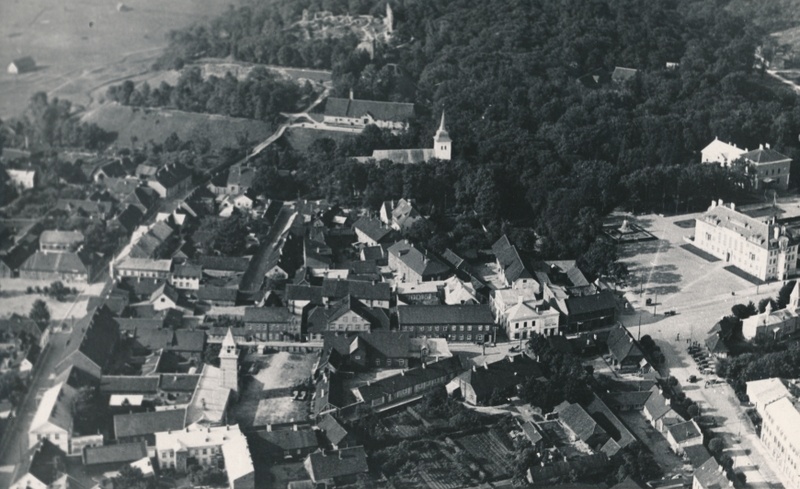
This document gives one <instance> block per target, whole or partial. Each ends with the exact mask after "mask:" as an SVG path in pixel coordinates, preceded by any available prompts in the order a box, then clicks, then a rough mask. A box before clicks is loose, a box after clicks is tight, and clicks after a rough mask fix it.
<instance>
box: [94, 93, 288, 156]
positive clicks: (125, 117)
mask: <svg viewBox="0 0 800 489" xmlns="http://www.w3.org/2000/svg"><path fill="white" fill-rule="evenodd" d="M81 120H83V121H85V122H94V123H95V124H97V125H98V126H100V127H102V128H103V129H105V130H107V131H114V132H116V133H117V141H116V144H117V145H118V146H122V147H125V146H128V145H130V144H131V138H132V137H134V136H135V137H136V138H137V140H138V141H140V142H141V143H144V142H147V141H150V140H152V141H154V142H156V143H162V142H164V140H165V139H166V138H167V137H168V136H169V135H170V134H172V133H173V132H175V133H176V134H177V135H178V137H179V138H181V140H182V141H189V140H197V139H201V138H207V139H208V140H209V141H210V142H211V146H212V147H213V148H222V147H225V146H230V147H236V146H238V143H237V135H240V134H241V135H247V139H248V140H249V141H254V142H260V141H263V140H264V139H266V138H267V137H269V136H270V135H271V134H272V131H273V129H272V126H271V125H270V124H268V123H266V122H261V121H256V120H253V119H241V118H236V117H227V116H224V115H213V114H200V113H196V112H184V111H181V110H170V109H143V108H134V107H126V106H123V105H119V104H118V103H116V102H112V103H106V104H103V105H101V106H100V107H98V108H96V109H93V110H90V111H88V112H85V113H84V114H83V115H82V117H81Z"/></svg>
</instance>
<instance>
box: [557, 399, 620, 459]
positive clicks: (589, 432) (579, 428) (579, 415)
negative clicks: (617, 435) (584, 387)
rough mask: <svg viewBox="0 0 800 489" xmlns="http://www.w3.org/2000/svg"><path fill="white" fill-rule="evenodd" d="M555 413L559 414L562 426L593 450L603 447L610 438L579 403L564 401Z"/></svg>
mask: <svg viewBox="0 0 800 489" xmlns="http://www.w3.org/2000/svg"><path fill="white" fill-rule="evenodd" d="M554 411H555V412H556V413H558V420H559V422H561V424H562V425H564V426H565V427H566V428H567V429H569V430H570V431H571V432H572V433H573V434H574V435H575V437H577V438H578V439H579V440H581V441H583V442H586V444H587V445H589V446H590V447H592V448H597V447H599V446H602V445H603V444H604V443H605V442H607V441H608V439H609V438H610V435H609V434H608V433H607V432H606V430H604V429H603V427H602V426H600V425H599V424H598V423H597V421H595V420H594V418H592V417H591V416H590V415H589V413H587V412H586V410H585V409H583V407H581V405H580V404H578V403H573V404H570V403H568V402H566V401H564V402H562V403H561V404H559V405H558V406H556V408H555V410H554Z"/></svg>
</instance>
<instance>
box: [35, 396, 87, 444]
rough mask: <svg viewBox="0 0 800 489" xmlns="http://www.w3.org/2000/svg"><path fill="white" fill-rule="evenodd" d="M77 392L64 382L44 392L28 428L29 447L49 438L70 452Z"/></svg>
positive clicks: (51, 441)
mask: <svg viewBox="0 0 800 489" xmlns="http://www.w3.org/2000/svg"><path fill="white" fill-rule="evenodd" d="M75 394H76V392H75V390H74V389H73V388H72V387H70V386H69V385H67V384H65V383H63V382H62V383H58V384H56V385H54V386H53V387H51V388H49V389H47V390H46V391H45V392H44V394H43V395H42V399H41V400H40V401H39V407H38V408H37V409H36V414H34V416H33V421H32V422H31V427H30V429H29V430H28V447H29V448H33V447H35V446H36V444H37V443H39V442H40V441H41V440H49V441H50V443H52V444H53V445H55V446H57V447H58V448H60V449H61V450H62V451H63V452H64V453H70V438H71V436H72V405H73V403H74V401H75Z"/></svg>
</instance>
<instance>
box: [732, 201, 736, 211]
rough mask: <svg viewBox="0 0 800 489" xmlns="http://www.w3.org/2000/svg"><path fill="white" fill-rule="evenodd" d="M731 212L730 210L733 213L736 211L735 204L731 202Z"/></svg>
mask: <svg viewBox="0 0 800 489" xmlns="http://www.w3.org/2000/svg"><path fill="white" fill-rule="evenodd" d="M731 210H732V211H735V210H736V204H734V203H733V202H731Z"/></svg>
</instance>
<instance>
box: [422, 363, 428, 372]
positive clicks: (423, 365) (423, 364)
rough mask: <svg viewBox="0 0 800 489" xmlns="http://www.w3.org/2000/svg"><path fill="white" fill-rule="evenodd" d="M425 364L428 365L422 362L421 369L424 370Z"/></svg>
mask: <svg viewBox="0 0 800 489" xmlns="http://www.w3.org/2000/svg"><path fill="white" fill-rule="evenodd" d="M427 366H428V364H426V363H425V362H422V369H423V370H425V367H427Z"/></svg>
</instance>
